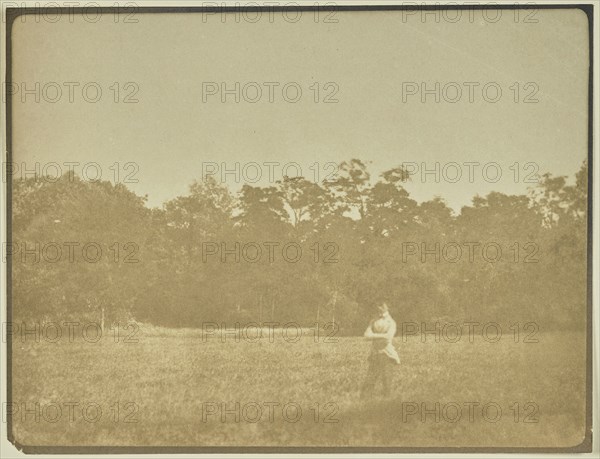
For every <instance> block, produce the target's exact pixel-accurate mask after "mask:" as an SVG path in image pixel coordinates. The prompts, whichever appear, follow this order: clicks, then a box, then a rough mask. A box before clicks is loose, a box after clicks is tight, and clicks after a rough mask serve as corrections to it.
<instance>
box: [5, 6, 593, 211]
mask: <svg viewBox="0 0 600 459" xmlns="http://www.w3.org/2000/svg"><path fill="white" fill-rule="evenodd" d="M448 17H450V16H448ZM236 18H237V21H236ZM490 18H491V19H492V20H490ZM89 19H90V18H88V20H85V18H83V17H81V16H80V15H78V14H75V15H74V17H67V16H66V14H65V15H64V16H62V17H60V18H59V20H56V21H55V22H50V21H48V20H43V19H42V20H39V21H37V22H36V20H35V18H34V17H32V16H27V17H25V19H17V20H16V22H15V24H14V25H13V31H12V43H13V49H12V52H13V54H12V65H13V67H12V69H13V75H12V82H13V87H12V91H13V92H14V93H15V95H14V96H13V101H14V102H13V118H12V120H13V148H12V154H13V162H15V163H16V166H18V167H19V165H21V166H22V165H25V167H27V168H29V169H32V168H33V167H34V166H33V165H34V164H35V163H39V164H40V165H41V166H40V167H42V168H43V167H46V170H47V171H49V173H51V174H54V171H56V169H55V168H54V169H52V168H51V167H50V166H48V165H49V164H51V163H58V164H59V165H60V166H61V171H62V172H63V173H64V172H66V171H67V170H68V167H69V166H68V165H65V163H67V162H76V163H79V164H78V165H73V166H72V167H73V169H74V170H75V172H77V173H79V174H80V175H81V174H82V173H84V172H85V174H86V177H88V178H90V179H93V178H94V177H95V174H96V171H97V170H98V168H99V170H100V171H101V172H102V178H104V179H107V180H108V179H110V180H111V181H115V178H116V176H115V172H116V171H117V170H118V171H119V175H118V179H117V181H120V182H125V183H127V186H128V187H129V188H131V189H132V190H133V191H135V192H136V193H137V194H140V195H144V194H147V195H148V204H149V205H150V206H160V205H162V203H163V202H165V201H167V200H169V199H173V198H175V197H176V196H180V195H184V194H186V193H187V190H188V187H189V185H190V184H191V183H192V182H193V181H194V180H201V179H202V176H203V171H204V173H206V172H208V171H213V172H215V171H216V175H215V177H216V178H217V179H218V180H220V181H221V180H224V181H225V182H227V183H228V185H229V186H230V188H231V189H232V190H233V191H237V190H239V189H240V188H241V186H242V185H243V184H250V185H266V184H268V183H270V182H273V181H274V180H277V179H280V178H281V176H282V175H283V166H284V165H289V166H288V167H287V169H286V171H287V173H288V175H296V172H295V171H296V170H297V168H298V167H300V169H301V170H302V174H303V175H304V176H306V177H307V178H310V179H313V180H314V179H315V178H319V179H321V178H324V176H325V175H326V174H327V173H329V172H335V169H334V168H333V166H332V164H330V163H333V164H338V163H340V162H341V161H344V160H349V159H351V158H358V159H361V160H362V161H364V162H366V163H367V164H368V167H369V170H370V172H371V174H372V177H373V179H374V180H376V179H377V178H378V176H379V174H381V172H383V171H385V170H387V169H390V168H393V167H397V166H399V165H401V164H403V163H407V164H408V167H409V168H410V169H411V171H413V172H415V174H414V175H413V177H412V180H411V181H410V182H408V183H407V184H406V188H407V189H408V190H409V192H410V194H411V196H412V197H413V198H414V199H416V200H417V201H423V200H428V199H432V198H433V197H435V196H440V197H442V198H444V199H445V200H446V201H447V202H448V204H449V205H450V206H451V207H453V208H454V209H455V210H456V211H459V210H460V208H461V207H462V206H464V205H468V204H469V203H470V202H471V199H472V198H473V196H475V195H477V194H479V195H486V194H487V193H489V192H491V191H500V192H503V193H508V194H521V193H526V192H527V188H528V187H531V186H533V185H535V179H536V175H535V174H536V173H546V172H550V173H552V174H555V175H569V176H572V175H573V174H574V173H575V172H576V171H577V170H578V169H579V168H580V166H581V164H582V161H583V160H584V159H585V158H586V157H587V114H588V112H587V107H588V106H587V84H588V81H587V80H588V65H589V62H588V25H587V18H586V16H585V15H584V13H583V12H581V11H579V10H573V9H571V10H539V11H537V13H536V15H535V19H536V20H537V22H532V23H529V22H523V21H524V18H523V17H519V18H518V20H517V18H515V17H514V15H513V12H511V11H506V10H505V11H502V16H501V17H500V18H499V19H498V20H496V21H495V22H493V20H494V13H493V12H489V13H488V18H487V19H486V18H485V17H484V16H483V15H482V13H481V12H480V11H476V12H474V13H473V15H472V16H471V17H469V14H468V12H466V11H465V12H463V15H462V17H460V18H459V19H458V20H456V19H452V20H454V21H455V22H450V20H447V18H445V17H441V18H440V21H439V22H436V21H435V16H426V17H424V18H423V17H420V16H419V15H418V14H417V15H414V16H406V15H405V14H403V13H402V12H400V11H398V12H337V13H336V14H335V16H334V17H333V18H329V20H332V19H333V20H337V22H325V17H324V16H319V17H318V18H317V19H315V17H314V15H313V13H311V12H303V13H302V15H301V17H299V18H294V17H293V16H292V15H290V16H289V17H287V18H286V17H284V16H283V15H281V13H275V14H273V15H272V16H270V15H269V14H267V12H265V13H264V14H263V15H262V16H261V17H260V18H258V19H257V18H256V17H251V16H249V15H248V16H246V17H244V16H235V15H234V14H228V15H226V16H223V15H220V14H216V15H214V16H206V15H202V14H201V13H194V14H179V13H177V14H173V13H169V14H166V13H165V14H156V13H153V14H145V13H139V12H138V13H136V14H135V17H134V18H130V19H134V20H137V22H135V23H124V22H123V20H124V18H123V17H118V18H117V21H116V22H115V18H114V17H113V16H112V15H108V14H105V15H104V16H102V17H100V18H97V19H98V20H97V22H92V21H91V20H89ZM92 19H93V18H92ZM296 19H297V20H296ZM293 21H295V22H293ZM236 83H238V84H239V90H236ZM436 83H438V84H439V91H438V95H439V101H436V100H435V98H436V94H435V92H436V91H435V88H436ZM36 84H39V89H36ZM14 85H16V86H14ZM86 85H87V86H86ZM223 85H225V89H227V88H228V89H229V90H231V92H230V93H227V94H225V95H224V96H223V94H222V89H223ZM423 85H424V86H423ZM57 87H59V88H60V92H59V91H58V90H57ZM84 87H85V90H84ZM257 87H258V88H260V90H261V93H258V92H257V90H256V88H257ZM284 87H285V88H286V89H285V91H284V89H283V88H284ZM484 87H485V88H486V90H485V91H484V90H483V88H484ZM69 88H71V90H72V93H71V94H70V90H69ZM98 88H100V90H101V94H100V95H97V93H96V90H97V89H98ZM243 88H245V89H243ZM269 88H271V90H272V93H271V94H270V93H269ZM297 88H300V89H301V93H297ZM444 88H445V89H444ZM457 88H460V90H461V93H458V92H457ZM469 88H472V93H471V94H469ZM498 88H500V90H501V93H498V92H496V91H497V89H498ZM24 89H25V90H29V93H26V92H24ZM422 89H425V90H427V89H429V90H433V92H430V93H426V94H425V96H424V97H425V98H424V100H422V95H423V94H422ZM36 92H37V94H36ZM236 93H237V94H236ZM236 95H237V96H239V101H237V102H236V100H235V97H236ZM36 96H38V97H39V99H38V100H36ZM470 96H471V97H472V100H470ZM222 97H224V100H223V99H222ZM515 98H516V100H515ZM95 99H97V100H96V101H95V102H94V100H95ZM325 99H327V103H326V101H325ZM525 99H527V100H528V101H529V102H530V103H526V102H525ZM132 101H136V102H135V103H131V102H132ZM452 101H453V102H452ZM92 163H96V164H97V165H98V166H94V164H92ZM115 163H117V164H115ZM236 163H239V165H240V166H239V170H240V177H239V179H236V178H235V174H234V173H230V174H228V175H226V176H225V177H223V176H222V175H221V174H220V171H221V170H222V169H223V168H225V169H229V170H235V164H236ZM264 163H272V165H271V166H269V164H267V165H265V164H264ZM436 163H437V164H438V166H436ZM515 163H516V164H515ZM90 164H92V165H91V166H90ZM256 165H258V166H260V167H259V168H257V166H256ZM294 165H296V166H295V167H294ZM84 166H86V167H84ZM215 166H217V167H218V168H219V169H218V170H216V169H215ZM223 166H224V167H223ZM484 166H485V167H484ZM436 167H439V175H438V176H436V174H435V173H430V174H427V175H425V176H422V175H421V174H420V172H421V171H422V169H424V168H425V169H428V170H435V168H436ZM20 168H21V169H23V167H20ZM84 169H85V171H84ZM484 169H485V172H484ZM269 171H272V174H271V177H270V176H269V175H270V174H269ZM316 171H319V174H318V176H316V175H315V174H316ZM470 171H471V172H472V177H469V175H470ZM516 171H519V173H518V175H516ZM459 172H460V174H461V176H460V177H458V176H457V173H459ZM498 172H500V173H501V177H499V178H498V179H497V180H496V177H497V174H498ZM257 173H258V174H260V175H259V177H260V179H259V180H258V182H257V181H255V179H256V177H257ZM128 174H131V175H128ZM16 175H17V176H18V174H16ZM486 177H487V179H486ZM132 179H134V180H137V183H130V182H131V180H132ZM128 182H129V183H128Z"/></svg>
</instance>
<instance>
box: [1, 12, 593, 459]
mask: <svg viewBox="0 0 600 459" xmlns="http://www.w3.org/2000/svg"><path fill="white" fill-rule="evenodd" d="M598 7H599V5H598V4H559V3H557V4H537V3H531V4H510V5H508V4H493V5H490V4H482V5H477V4H469V5H455V4H452V5H444V4H437V5H430V4H422V5H417V4H416V2H415V4H413V5H376V4H373V5H331V4H329V5H327V4H325V5H316V4H315V6H308V5H305V4H294V6H293V7H291V8H290V7H286V6H281V5H277V6H264V5H263V6H244V5H243V4H236V5H228V4H223V5H222V6H216V7H215V6H131V5H130V6H127V7H126V6H99V7H96V6H95V5H94V6H93V8H94V10H95V11H98V12H101V13H102V14H105V13H106V14H111V13H115V12H116V11H117V10H119V9H123V8H135V11H136V13H137V12H139V13H140V14H148V13H151V14H165V13H167V14H170V13H179V14H181V13H202V12H204V13H219V12H223V11H227V10H231V11H236V12H237V11H246V12H264V11H267V12H271V11H272V12H282V11H285V10H290V9H293V10H294V11H301V12H312V11H316V10H318V11H322V12H328V11H339V12H341V11H344V12H364V11H402V10H410V11H415V10H416V11H420V10H519V9H532V8H535V9H540V10H553V9H569V10H573V9H579V10H581V11H583V12H584V13H585V14H586V16H587V19H588V40H589V75H588V156H587V160H588V202H587V212H588V215H587V231H588V234H587V292H586V299H587V308H586V311H587V319H586V404H585V406H586V415H585V438H584V440H583V442H582V443H581V444H579V445H576V446H573V447H387V446H386V447H378V446H373V447H350V446H349V447H339V446H335V447H327V446H324V447H320V446H317V447H315V446H310V447H303V446H289V447H288V446H284V447H281V446H273V447H271V446H235V447H233V446H190V447H188V446H185V447H181V446H160V447H154V446H152V447H151V446H35V445H24V444H20V443H18V442H16V441H15V438H14V434H13V423H12V415H11V414H10V413H7V423H6V427H7V434H8V441H10V443H12V444H13V445H14V446H15V447H16V448H17V449H18V450H20V451H21V452H23V453H25V454H52V455H54V454H125V453H132V454H206V453H208V454H214V453H223V454H228V453H246V454H255V453H271V454H274V453H351V454H353V453H373V454H377V453H587V452H591V451H592V418H593V412H592V398H593V397H592V394H593V353H592V347H593V331H594V329H593V314H592V311H593V210H594V208H593V194H594V177H593V175H594V163H593V159H594V158H593V146H594V145H593V141H594V135H593V133H594V128H593V126H594V122H593V121H594V94H593V83H594V79H593V78H594V63H595V62H594V38H595V37H594V33H595V30H594V10H595V8H598ZM40 10H43V11H44V12H48V13H59V12H62V11H63V10H64V11H68V12H69V13H75V14H77V13H81V12H85V11H86V8H85V7H68V6H59V7H54V6H52V7H44V6H41V7H22V8H15V7H7V8H6V26H5V27H6V29H5V30H6V44H5V52H6V72H5V75H4V76H5V78H4V81H6V82H10V81H12V37H11V31H12V26H13V23H14V21H15V20H16V19H17V18H19V17H20V16H22V15H28V14H39V12H40ZM12 97H13V95H12V94H8V93H7V97H6V145H7V151H6V159H5V160H6V161H7V162H8V163H11V162H12V100H11V99H12ZM6 199H7V201H6V231H7V232H6V242H7V243H8V244H10V243H11V242H12V176H11V175H10V174H8V173H7V174H6ZM6 269H7V271H6V289H7V303H6V306H7V319H6V320H7V322H8V323H10V322H11V320H12V254H7V260H6ZM6 346H7V347H6V350H7V353H6V358H7V360H6V362H7V372H6V378H7V379H6V381H7V384H6V395H7V401H8V403H11V400H12V390H11V389H12V342H11V340H9V339H7V341H6Z"/></svg>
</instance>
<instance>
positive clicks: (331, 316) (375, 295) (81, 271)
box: [4, 159, 588, 333]
mask: <svg viewBox="0 0 600 459" xmlns="http://www.w3.org/2000/svg"><path fill="white" fill-rule="evenodd" d="M587 179H588V171H587V163H585V162H584V163H583V165H582V167H581V169H580V170H579V172H578V173H577V174H576V177H575V180H574V184H572V185H570V184H569V182H568V181H567V177H564V176H552V175H551V174H545V175H542V176H540V179H539V182H538V183H537V184H536V185H535V186H534V187H532V188H531V189H530V191H529V192H528V193H527V194H523V195H506V194H502V193H498V192H492V193H489V194H488V195H487V196H485V197H482V196H475V197H474V198H473V199H472V203H471V204H470V205H469V206H464V207H463V208H462V209H461V210H460V212H457V213H455V212H453V210H452V209H451V208H449V207H448V206H447V204H446V203H445V201H444V200H443V199H442V198H434V199H431V200H428V201H424V202H421V203H418V202H416V201H415V200H414V199H412V198H411V196H410V194H409V192H408V190H407V188H409V187H410V175H409V174H408V173H407V171H406V170H405V169H403V168H402V167H398V168H393V169H390V170H388V171H386V172H384V173H383V174H381V176H379V177H376V178H373V177H371V175H370V173H369V171H368V168H367V166H366V165H365V163H364V162H362V161H360V160H358V159H352V160H350V161H345V162H343V163H341V164H340V166H339V170H338V174H337V175H336V176H335V178H333V179H329V180H326V181H323V182H321V183H315V182H313V181H311V180H308V179H306V178H304V177H284V178H283V179H282V180H280V181H278V182H276V183H274V184H270V185H269V186H250V185H244V186H243V187H242V188H241V190H240V191H239V192H238V193H235V194H234V193H232V192H231V191H230V190H229V188H228V187H227V186H226V185H225V184H222V183H219V182H217V181H216V180H215V179H214V177H205V178H204V179H202V178H201V179H199V180H197V181H195V182H194V183H192V184H191V185H190V187H189V192H188V193H187V194H186V195H184V196H179V197H176V198H175V199H172V200H170V201H168V202H166V203H164V205H163V206H162V208H149V207H148V205H147V198H146V197H145V196H138V195H136V194H135V193H133V192H132V191H131V190H129V189H128V188H127V187H126V186H125V185H123V184H119V183H117V184H113V183H111V182H108V181H93V182H92V181H85V180H82V179H81V178H80V177H78V176H77V175H75V174H73V173H69V174H65V175H64V176H62V177H60V178H59V179H57V180H52V181H50V180H41V179H40V178H39V177H38V178H35V177H28V178H18V179H16V178H13V180H12V200H11V204H12V244H9V245H8V246H6V247H5V254H4V255H5V256H6V255H7V254H8V255H9V257H10V258H11V260H12V262H11V279H12V308H13V319H14V320H22V321H35V322H39V321H56V322H63V321H66V320H71V319H73V320H78V321H79V322H82V321H84V320H94V321H99V320H103V321H104V320H105V321H107V322H114V321H128V320H137V321H139V322H144V323H151V324H154V325H159V326H166V327H200V326H202V324H205V323H207V322H217V323H227V324H235V323H241V324H248V323H266V322H271V323H272V322H276V323H281V324H285V323H288V322H294V323H297V324H301V325H305V326H311V325H313V324H315V323H319V324H321V325H323V324H325V323H327V322H335V324H336V326H339V328H340V329H341V330H343V331H345V332H346V333H355V332H357V331H359V330H360V331H362V329H363V328H364V325H365V323H366V321H368V319H369V316H370V311H371V308H372V307H373V306H374V305H376V304H377V303H379V302H381V301H386V302H387V303H388V304H389V306H390V309H391V311H392V314H393V315H394V317H395V318H396V319H397V320H398V321H417V322H419V321H434V320H449V321H458V322H464V321H473V322H480V323H481V322H485V321H496V322H501V321H512V322H527V321H536V322H538V323H539V322H540V321H542V322H543V326H545V327H546V328H557V327H580V326H582V325H583V324H584V321H585V308H586V285H587V284H586V282H587V263H586V260H587V218H588V214H587V196H588V185H587Z"/></svg>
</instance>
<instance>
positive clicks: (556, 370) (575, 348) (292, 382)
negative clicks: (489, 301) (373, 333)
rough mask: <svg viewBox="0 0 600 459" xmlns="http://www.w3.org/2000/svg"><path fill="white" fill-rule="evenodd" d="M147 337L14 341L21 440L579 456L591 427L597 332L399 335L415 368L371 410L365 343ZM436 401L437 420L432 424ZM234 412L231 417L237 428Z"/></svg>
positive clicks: (177, 333) (403, 371) (401, 370)
mask: <svg viewBox="0 0 600 459" xmlns="http://www.w3.org/2000/svg"><path fill="white" fill-rule="evenodd" d="M136 338H137V339H138V340H139V342H138V343H130V344H124V343H115V342H114V341H113V340H112V339H111V338H106V339H104V338H103V339H102V340H101V341H99V342H98V343H96V344H93V343H88V342H85V341H83V340H81V339H79V340H76V341H75V342H73V343H70V342H68V340H66V339H65V340H61V341H59V342H57V343H55V344H51V343H47V342H41V343H35V342H25V343H22V342H20V341H19V340H18V339H15V341H14V343H13V360H12V365H13V386H12V396H13V407H12V410H13V412H15V414H14V415H13V423H14V430H13V431H14V435H15V438H16V440H17V441H18V442H19V443H20V444H22V445H35V446H41V445H57V444H62V445H65V446H68V445H122V446H153V445H162V446H235V445H237V446H244V445H253V446H258V445H265V446H397V447H401V446H402V447H410V446H414V447H418V446H430V447H431V446H498V447H500V446H505V447H506V446H511V447H519V446H531V447H534V446H538V447H542V446H565V447H566V446H574V445H577V444H579V443H581V441H582V439H583V435H584V432H583V431H582V429H581V428H580V427H578V426H582V425H583V419H584V413H585V406H584V395H585V359H584V352H583V349H584V348H585V336H584V333H576V332H564V333H560V332H556V333H550V332H548V333H543V332H540V333H539V335H538V338H539V343H537V344H536V343H530V344H525V343H522V342H519V343H515V342H513V340H512V339H511V338H510V337H503V339H501V340H500V341H499V342H497V343H488V342H486V341H484V340H482V339H481V338H479V339H476V340H475V342H473V343H469V341H468V339H466V338H464V339H461V340H460V341H459V342H457V343H447V342H440V343H435V342H433V341H429V342H427V343H422V342H420V341H419V338H418V337H411V338H409V339H408V341H407V342H402V340H401V339H400V338H397V339H396V343H395V344H396V347H397V349H398V350H399V353H400V356H401V359H402V364H401V365H399V366H398V367H396V369H395V375H394V391H393V395H392V397H391V398H390V399H381V398H380V397H376V398H375V399H373V400H368V401H361V400H360V399H359V390H360V385H361V383H362V380H363V378H364V375H365V372H366V358H367V355H368V352H369V344H368V342H366V341H364V340H363V339H361V338H353V337H345V338H338V339H337V342H335V343H324V342H319V343H315V342H314V339H313V338H312V337H311V336H305V337H303V338H302V339H301V340H300V341H298V342H295V343H293V342H286V341H285V340H284V339H283V338H282V337H281V335H280V334H277V333H276V334H275V339H274V342H273V343H271V342H269V340H268V339H266V338H263V339H259V340H257V341H256V342H250V341H249V340H242V341H240V342H235V340H234V338H233V337H232V336H228V337H226V342H225V343H223V342H221V341H220V340H219V339H217V338H210V339H208V340H207V341H203V340H202V339H201V335H200V333H199V331H197V330H161V329H156V328H149V329H146V328H144V327H143V326H142V327H141V329H140V332H139V333H138V334H137V336H136ZM499 388H501V389H499ZM70 402H72V403H71V404H70V405H69V403H70ZM236 402H238V403H239V409H236V405H235V403H236ZM423 402H425V403H426V404H427V405H426V406H425V408H427V409H429V410H432V411H431V412H430V414H426V416H425V418H424V422H423V419H422V417H421V416H422V414H423V413H422V412H421V409H422V407H423V405H422V403H423ZM436 402H438V403H439V409H437V414H436V408H435V406H436V405H435V404H436ZM35 403H38V404H39V409H38V410H37V411H38V412H37V415H38V416H39V419H37V420H36V419H35V416H36V409H35ZM222 403H228V405H227V406H226V407H225V408H229V410H231V411H230V412H229V413H225V418H224V419H222V418H221V415H222V414H223V413H222V410H223V405H222ZM469 403H470V405H469ZM515 403H518V406H517V405H515ZM528 403H529V404H528ZM317 404H318V406H317ZM284 406H286V407H287V408H286V409H287V412H286V413H284V412H283V411H282V408H283V407H284ZM483 406H486V407H487V408H486V409H487V411H486V416H487V420H486V418H485V417H484V416H483V414H482V413H483V412H482V407H483ZM57 407H60V411H58V408H57ZM69 407H70V408H69ZM469 407H471V408H469ZM497 407H500V408H501V409H502V413H501V414H500V416H499V417H498V414H499V413H498V412H497ZM459 408H460V410H461V412H460V414H461V418H460V419H457V415H458V414H459V412H458V409H459ZM26 409H27V410H30V412H29V413H25V411H24V410H26ZM85 409H87V412H84V411H85ZM259 409H260V410H262V413H261V412H260V411H259ZM298 409H300V410H302V412H301V414H299V413H300V412H299V410H298ZM415 409H416V410H418V411H417V412H416V413H414V414H413V412H414V411H415ZM470 409H471V410H472V413H470ZM6 410H7V408H6V407H3V411H4V412H3V418H4V416H5V411H6ZM16 410H18V411H16ZM99 410H102V412H101V414H100V415H99V413H100V411H99ZM270 410H272V411H270ZM236 412H237V414H236ZM24 413H25V414H24ZM236 415H237V416H239V418H238V419H236ZM317 415H318V416H317ZM84 416H85V417H86V418H87V420H86V419H85V418H84ZM203 416H204V419H203ZM436 417H437V419H436ZM52 421H55V422H52ZM128 421H135V422H128ZM223 421H224V422H223ZM293 421H295V422H293ZM325 421H337V422H325Z"/></svg>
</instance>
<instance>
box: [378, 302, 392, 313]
mask: <svg viewBox="0 0 600 459" xmlns="http://www.w3.org/2000/svg"><path fill="white" fill-rule="evenodd" d="M389 310H390V308H389V307H388V305H387V303H386V302H383V303H380V304H379V305H378V306H377V315H379V316H383V315H384V314H385V313H386V312H388V311H389Z"/></svg>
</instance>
